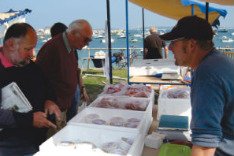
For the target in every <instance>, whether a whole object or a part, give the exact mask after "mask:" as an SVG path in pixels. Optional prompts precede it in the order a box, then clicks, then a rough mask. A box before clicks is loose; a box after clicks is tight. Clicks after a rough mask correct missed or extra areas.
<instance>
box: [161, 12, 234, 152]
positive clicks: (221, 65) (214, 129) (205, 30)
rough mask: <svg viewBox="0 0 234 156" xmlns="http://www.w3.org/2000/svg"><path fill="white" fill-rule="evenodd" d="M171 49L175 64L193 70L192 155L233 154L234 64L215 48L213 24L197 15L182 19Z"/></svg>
mask: <svg viewBox="0 0 234 156" xmlns="http://www.w3.org/2000/svg"><path fill="white" fill-rule="evenodd" d="M160 37H161V38H162V39H164V40H171V43H170V45H169V50H171V51H172V52H173V53H174V57H175V60H176V62H175V63H176V64H177V65H180V66H188V67H191V68H192V69H193V70H194V72H193V77H192V88H191V104H192V122H191V130H192V143H193V148H192V155H193V156H211V155H212V156H213V155H215V156H224V155H225V156H226V155H233V154H234V148H233V147H234V81H233V80H234V61H233V60H231V59H230V58H228V57H226V56H225V55H224V54H222V53H220V52H219V51H217V50H216V49H215V48H214V44H213V41H212V39H213V31H212V28H211V26H210V24H209V23H208V22H207V21H206V20H204V19H201V18H199V17H197V16H187V17H184V18H182V19H180V20H179V21H178V23H177V25H176V26H175V27H174V28H173V29H172V30H171V32H169V33H166V34H164V35H162V36H160Z"/></svg>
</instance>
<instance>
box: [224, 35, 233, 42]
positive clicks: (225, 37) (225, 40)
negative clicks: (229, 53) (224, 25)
mask: <svg viewBox="0 0 234 156" xmlns="http://www.w3.org/2000/svg"><path fill="white" fill-rule="evenodd" d="M221 40H222V42H223V43H231V42H234V40H233V39H232V38H229V37H227V36H223V37H222V39H221Z"/></svg>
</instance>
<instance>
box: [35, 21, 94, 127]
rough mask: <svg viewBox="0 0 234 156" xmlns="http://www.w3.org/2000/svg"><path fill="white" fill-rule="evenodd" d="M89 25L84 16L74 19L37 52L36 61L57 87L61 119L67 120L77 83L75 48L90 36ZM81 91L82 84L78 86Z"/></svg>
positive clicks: (85, 43)
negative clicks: (64, 30) (63, 30)
mask: <svg viewBox="0 0 234 156" xmlns="http://www.w3.org/2000/svg"><path fill="white" fill-rule="evenodd" d="M92 35H93V32H92V28H91V26H90V24H89V23H88V22H87V21H86V20H83V19H81V20H76V21H73V22H72V23H71V24H70V25H69V27H68V29H67V30H66V32H64V33H62V34H58V35H56V36H55V37H53V38H52V39H51V40H49V41H48V42H47V43H45V44H44V45H43V46H42V48H41V49H40V51H39V53H38V55H37V61H36V63H37V64H38V65H39V66H40V67H41V69H42V70H43V72H44V73H45V75H46V76H47V77H48V79H49V80H50V82H51V84H52V87H53V88H54V90H55V91H56V95H57V104H58V106H59V107H60V109H61V110H62V111H63V113H62V114H63V122H64V123H60V125H61V126H63V125H65V122H66V111H67V110H68V109H69V108H70V106H71V101H72V98H73V96H74V94H75V91H76V87H77V83H78V82H77V81H78V79H77V74H78V72H77V68H78V63H77V59H76V57H75V53H74V51H75V50H76V49H78V50H81V49H82V48H83V47H84V46H86V45H88V44H89V42H90V41H91V40H92V39H91V38H92ZM80 88H81V92H84V91H85V90H84V86H80Z"/></svg>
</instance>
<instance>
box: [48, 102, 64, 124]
mask: <svg viewBox="0 0 234 156" xmlns="http://www.w3.org/2000/svg"><path fill="white" fill-rule="evenodd" d="M45 113H46V114H47V113H49V114H55V117H56V119H57V120H58V121H61V118H62V115H61V111H60V109H59V107H58V106H57V105H56V104H55V103H54V102H53V101H50V100H46V102H45Z"/></svg>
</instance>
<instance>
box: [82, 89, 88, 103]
mask: <svg viewBox="0 0 234 156" xmlns="http://www.w3.org/2000/svg"><path fill="white" fill-rule="evenodd" d="M81 100H83V101H85V102H87V103H88V102H89V95H88V94H87V92H86V89H85V88H83V89H82V90H81Z"/></svg>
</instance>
